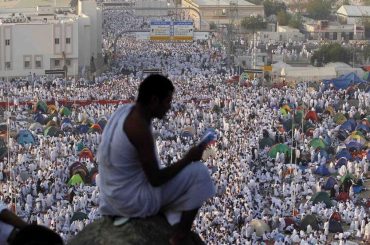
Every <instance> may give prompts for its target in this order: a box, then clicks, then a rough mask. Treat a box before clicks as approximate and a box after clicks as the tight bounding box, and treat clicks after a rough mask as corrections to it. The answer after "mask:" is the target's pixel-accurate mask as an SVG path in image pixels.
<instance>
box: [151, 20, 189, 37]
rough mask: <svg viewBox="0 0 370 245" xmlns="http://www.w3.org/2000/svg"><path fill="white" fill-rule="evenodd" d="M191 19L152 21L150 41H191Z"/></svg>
mask: <svg viewBox="0 0 370 245" xmlns="http://www.w3.org/2000/svg"><path fill="white" fill-rule="evenodd" d="M193 37H194V27H193V21H152V22H150V38H149V39H150V40H152V41H192V40H193Z"/></svg>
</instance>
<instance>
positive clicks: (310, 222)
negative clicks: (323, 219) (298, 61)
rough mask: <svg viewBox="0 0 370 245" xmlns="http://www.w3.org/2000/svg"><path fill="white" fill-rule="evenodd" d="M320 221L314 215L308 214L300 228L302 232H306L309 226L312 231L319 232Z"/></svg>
mask: <svg viewBox="0 0 370 245" xmlns="http://www.w3.org/2000/svg"><path fill="white" fill-rule="evenodd" d="M318 223H319V222H318V220H317V218H316V216H315V215H313V214H308V215H306V216H305V217H304V218H303V219H302V222H301V225H300V228H301V230H304V231H306V229H307V226H308V225H310V226H311V227H312V229H314V230H318V229H319V224H318Z"/></svg>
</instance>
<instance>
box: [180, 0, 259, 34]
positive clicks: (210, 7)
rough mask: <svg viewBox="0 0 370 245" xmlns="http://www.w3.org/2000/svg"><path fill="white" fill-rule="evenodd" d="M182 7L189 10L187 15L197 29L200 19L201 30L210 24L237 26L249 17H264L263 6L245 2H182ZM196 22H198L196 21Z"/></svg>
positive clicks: (240, 0) (213, 0)
mask: <svg viewBox="0 0 370 245" xmlns="http://www.w3.org/2000/svg"><path fill="white" fill-rule="evenodd" d="M181 4H182V7H186V8H189V10H188V13H189V15H190V17H191V18H192V19H194V20H195V21H194V23H195V24H197V23H198V24H197V25H198V26H196V27H197V28H199V19H200V18H201V22H202V23H201V25H202V29H203V28H204V27H205V28H208V26H209V24H210V23H215V24H221V25H222V24H239V23H240V21H241V20H242V19H243V18H245V17H249V16H257V15H260V16H262V17H265V11H264V8H263V5H255V4H253V3H250V2H248V1H245V0H182V3H181ZM197 20H198V21H197Z"/></svg>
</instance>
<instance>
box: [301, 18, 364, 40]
mask: <svg viewBox="0 0 370 245" xmlns="http://www.w3.org/2000/svg"><path fill="white" fill-rule="evenodd" d="M304 26H305V31H306V34H307V37H308V39H312V40H334V41H349V40H363V39H365V28H364V27H363V26H360V25H356V24H340V23H338V22H329V21H327V20H320V21H315V22H313V23H306V24H304Z"/></svg>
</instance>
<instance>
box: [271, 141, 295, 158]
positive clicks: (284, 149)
mask: <svg viewBox="0 0 370 245" xmlns="http://www.w3.org/2000/svg"><path fill="white" fill-rule="evenodd" d="M278 152H279V153H284V154H285V155H286V156H290V152H291V149H289V147H288V146H287V145H285V144H282V143H280V144H275V145H273V146H272V147H271V149H270V150H269V152H268V155H269V157H271V158H275V157H276V155H277V153H278Z"/></svg>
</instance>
